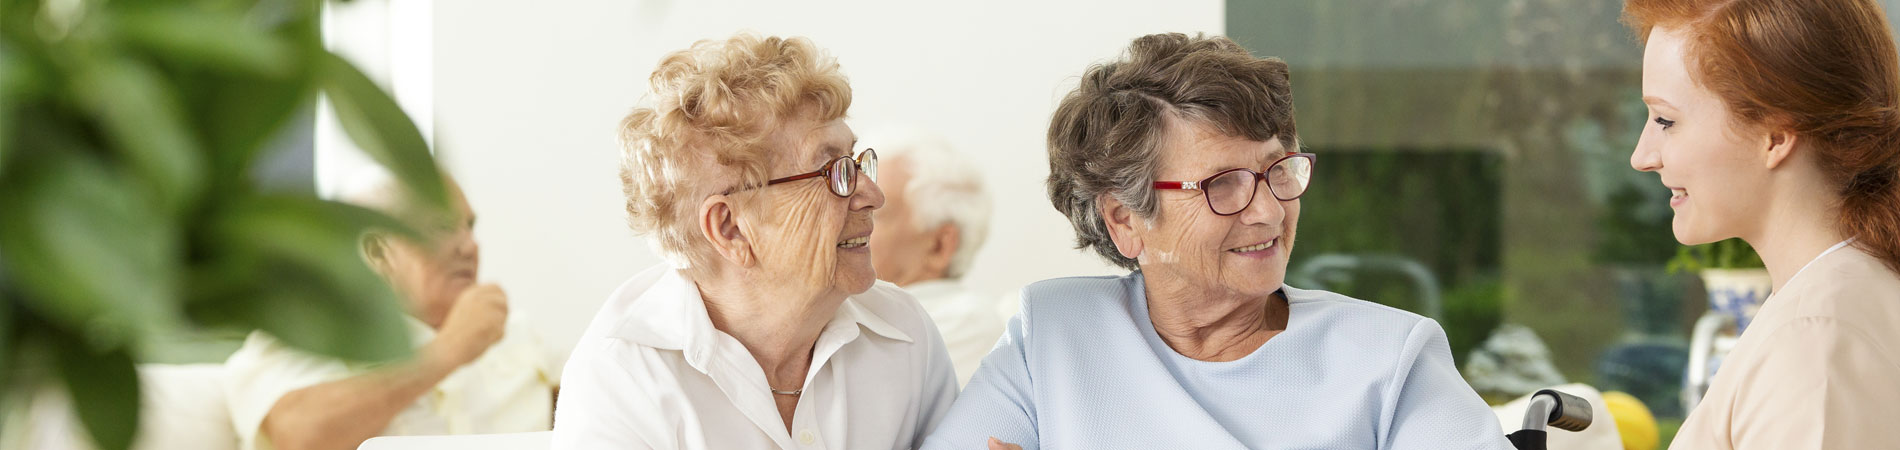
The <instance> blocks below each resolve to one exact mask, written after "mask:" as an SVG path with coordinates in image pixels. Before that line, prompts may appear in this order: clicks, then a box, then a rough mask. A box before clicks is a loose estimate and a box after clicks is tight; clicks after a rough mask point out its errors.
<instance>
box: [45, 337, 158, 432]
mask: <svg viewBox="0 0 1900 450" xmlns="http://www.w3.org/2000/svg"><path fill="white" fill-rule="evenodd" d="M60 347H61V348H59V349H57V351H55V352H53V353H54V355H55V356H54V359H56V360H57V362H58V364H59V373H60V378H62V379H64V380H66V392H67V393H68V394H70V395H71V396H72V400H73V412H74V413H76V414H78V416H79V423H80V424H82V425H85V427H86V431H87V433H88V434H90V435H92V440H93V443H94V444H96V445H98V447H99V449H100V450H125V449H127V448H131V447H132V438H133V435H134V434H135V433H137V432H138V429H139V403H140V402H141V401H142V399H140V398H139V374H138V369H137V368H136V367H135V366H133V363H132V355H131V354H130V353H127V352H126V351H125V350H124V349H123V348H112V349H108V350H96V349H94V348H92V346H89V345H85V343H84V342H83V341H79V340H70V339H69V340H63V341H60Z"/></svg>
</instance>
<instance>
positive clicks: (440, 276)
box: [371, 183, 482, 327]
mask: <svg viewBox="0 0 1900 450" xmlns="http://www.w3.org/2000/svg"><path fill="white" fill-rule="evenodd" d="M449 199H450V201H451V205H452V206H451V208H450V211H449V215H447V216H438V217H433V218H410V220H409V222H410V225H411V226H414V227H415V228H416V230H417V231H419V232H421V233H422V234H423V238H424V239H425V242H415V241H411V240H409V239H405V238H401V237H395V236H393V235H385V237H381V238H379V239H381V240H382V242H384V243H385V244H386V245H385V246H384V248H385V251H384V252H383V255H382V257H381V258H376V257H374V256H372V258H371V259H372V261H371V267H374V268H375V269H376V271H377V272H378V273H380V274H382V276H383V278H385V279H387V280H389V284H390V286H391V287H394V288H395V289H396V293H397V294H401V295H402V296H403V298H404V299H405V300H407V301H408V305H407V306H408V308H409V314H410V315H412V316H415V317H416V319H417V320H421V321H422V322H423V323H427V324H429V326H431V327H439V326H441V325H442V319H443V318H445V317H446V316H447V315H448V312H449V309H450V308H451V307H454V306H455V299H456V298H458V297H460V296H461V295H462V291H464V290H467V289H468V288H469V286H473V285H474V284H475V279H476V276H477V274H478V271H479V270H480V269H481V262H482V256H481V246H480V245H478V244H476V243H475V213H474V211H472V210H470V209H469V206H468V198H467V197H464V196H463V195H462V189H461V188H460V187H459V186H456V185H455V184H454V183H450V184H449Z"/></svg>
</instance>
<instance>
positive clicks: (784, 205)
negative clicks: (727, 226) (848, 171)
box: [738, 118, 884, 300]
mask: <svg viewBox="0 0 1900 450" xmlns="http://www.w3.org/2000/svg"><path fill="white" fill-rule="evenodd" d="M856 141H857V139H856V137H855V136H854V135H852V133H851V128H850V127H848V126H846V125H845V123H844V121H843V120H833V121H829V122H818V121H816V120H812V119H809V118H800V119H795V120H789V121H787V122H786V123H785V124H784V126H782V127H780V128H779V130H778V131H776V132H774V133H773V135H772V136H771V137H770V138H769V140H768V141H767V142H769V143H771V145H774V146H775V147H774V148H775V149H777V150H776V152H775V153H773V154H772V157H771V167H772V168H771V170H770V172H768V173H767V176H769V177H771V178H772V179H777V178H782V177H787V176H792V175H797V174H801V173H806V172H811V171H814V170H818V169H819V168H820V167H823V166H824V165H825V164H826V163H828V162H830V161H831V160H833V159H836V158H838V157H840V156H856V153H855V151H854V148H853V147H854V146H855V145H856ZM745 192H748V193H751V194H750V195H755V196H757V197H755V199H752V200H749V201H748V206H747V210H746V211H744V212H742V214H740V215H739V217H738V221H739V228H740V231H741V232H742V233H743V234H744V235H745V236H747V239H748V241H749V242H750V244H751V246H752V251H753V252H754V254H755V255H757V257H758V261H759V264H758V266H757V267H756V269H757V270H762V271H764V272H765V274H764V275H765V279H770V280H785V282H786V283H802V284H800V285H797V286H801V287H805V288H808V289H811V292H810V294H811V295H809V296H806V297H808V298H830V299H840V300H841V299H842V298H843V297H845V296H849V295H853V294H857V293H861V292H864V291H865V290H868V289H870V288H871V283H872V282H873V281H875V280H876V279H877V273H876V272H875V271H874V270H873V269H872V268H871V249H870V246H869V240H870V236H871V228H872V227H871V212H872V211H874V210H876V209H877V208H879V207H881V206H884V193H883V191H882V190H880V189H879V188H878V185H877V183H876V182H874V181H872V180H871V178H870V177H868V176H864V175H863V174H860V175H859V176H858V181H857V189H856V191H855V192H853V193H852V194H851V196H850V197H839V196H837V195H836V194H833V193H832V192H831V189H830V187H829V184H828V182H827V181H826V178H825V177H816V178H810V179H805V180H798V181H791V182H786V183H781V184H776V185H772V186H768V187H765V188H760V189H751V190H748V191H745ZM741 195H746V194H741Z"/></svg>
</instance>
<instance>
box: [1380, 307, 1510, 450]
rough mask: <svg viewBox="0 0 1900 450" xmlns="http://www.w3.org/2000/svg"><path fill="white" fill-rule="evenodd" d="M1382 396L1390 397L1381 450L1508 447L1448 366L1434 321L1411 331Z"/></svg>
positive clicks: (1446, 344) (1446, 347)
mask: <svg viewBox="0 0 1900 450" xmlns="http://www.w3.org/2000/svg"><path fill="white" fill-rule="evenodd" d="M1400 358H1401V361H1402V362H1406V361H1409V364H1399V365H1398V372H1397V373H1394V374H1393V377H1392V386H1393V387H1394V388H1396V389H1398V392H1393V393H1391V395H1387V396H1386V398H1391V399H1396V400H1395V404H1394V405H1393V406H1392V408H1391V411H1392V416H1391V417H1390V418H1389V419H1387V420H1388V422H1387V426H1386V427H1383V428H1384V429H1385V430H1386V432H1385V433H1386V435H1385V436H1384V438H1383V439H1381V440H1382V441H1383V442H1384V443H1385V445H1383V446H1381V448H1386V449H1425V448H1428V449H1510V448H1512V447H1511V443H1510V441H1509V440H1507V439H1505V438H1504V431H1503V427H1501V426H1499V425H1498V418H1497V415H1496V414H1495V413H1492V412H1491V409H1490V408H1486V407H1485V403H1484V399H1482V398H1480V397H1478V393H1477V392H1475V391H1472V390H1471V385H1469V384H1467V383H1465V379H1464V377H1462V376H1460V375H1459V374H1458V367H1457V365H1456V364H1455V363H1453V362H1452V358H1451V345H1450V341H1448V340H1447V339H1445V330H1444V329H1443V328H1440V327H1439V326H1438V322H1437V321H1434V320H1431V319H1425V320H1421V321H1419V322H1418V324H1417V325H1414V326H1413V327H1412V331H1411V333H1409V334H1408V335H1407V336H1406V339H1405V350H1404V353H1403V354H1401V355H1400Z"/></svg>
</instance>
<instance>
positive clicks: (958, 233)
mask: <svg viewBox="0 0 1900 450" xmlns="http://www.w3.org/2000/svg"><path fill="white" fill-rule="evenodd" d="M929 239H930V249H929V250H928V251H926V252H924V273H928V274H932V275H935V276H937V277H939V278H949V276H950V260H952V259H956V257H957V247H958V246H960V245H963V229H961V228H958V227H957V224H955V223H947V222H946V223H944V224H943V225H940V226H938V227H937V230H936V231H932V232H931V233H930V236H929Z"/></svg>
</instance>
